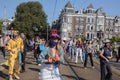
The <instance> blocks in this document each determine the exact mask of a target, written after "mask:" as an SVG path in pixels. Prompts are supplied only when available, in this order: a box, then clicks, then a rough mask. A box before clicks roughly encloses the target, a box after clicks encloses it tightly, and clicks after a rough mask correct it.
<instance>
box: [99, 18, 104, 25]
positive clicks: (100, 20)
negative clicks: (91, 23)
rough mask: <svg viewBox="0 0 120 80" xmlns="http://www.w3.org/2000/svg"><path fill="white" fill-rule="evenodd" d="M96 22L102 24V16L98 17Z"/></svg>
mask: <svg viewBox="0 0 120 80" xmlns="http://www.w3.org/2000/svg"><path fill="white" fill-rule="evenodd" d="M97 23H98V24H101V25H103V24H104V17H98V19H97Z"/></svg>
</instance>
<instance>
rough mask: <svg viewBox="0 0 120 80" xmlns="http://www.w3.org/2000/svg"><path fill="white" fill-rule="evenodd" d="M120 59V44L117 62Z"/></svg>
mask: <svg viewBox="0 0 120 80" xmlns="http://www.w3.org/2000/svg"><path fill="white" fill-rule="evenodd" d="M119 59H120V46H119V47H118V55H117V59H116V62H117V63H118V62H119Z"/></svg>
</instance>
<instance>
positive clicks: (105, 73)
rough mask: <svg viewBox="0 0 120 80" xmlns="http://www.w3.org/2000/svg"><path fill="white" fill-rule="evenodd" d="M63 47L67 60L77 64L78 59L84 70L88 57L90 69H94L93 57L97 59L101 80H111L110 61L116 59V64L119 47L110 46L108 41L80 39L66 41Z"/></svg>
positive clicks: (115, 44) (119, 56)
mask: <svg viewBox="0 0 120 80" xmlns="http://www.w3.org/2000/svg"><path fill="white" fill-rule="evenodd" d="M65 44H67V45H65V46H64V49H65V52H66V53H67V54H68V58H69V59H71V60H72V62H75V63H76V64H77V63H78V58H79V57H80V61H81V64H83V66H84V69H87V61H88V56H89V58H90V62H91V67H92V68H93V69H94V68H95V67H94V61H93V57H97V58H98V59H99V60H100V70H101V79H100V80H111V79H112V70H111V66H110V63H109V62H110V60H111V59H112V58H113V55H115V56H114V58H116V62H118V61H119V58H120V46H119V45H117V43H114V44H111V42H110V40H108V39H106V40H104V41H100V40H97V39H95V40H88V41H82V40H81V38H78V39H76V38H73V39H71V40H69V41H67V42H66V43H65Z"/></svg>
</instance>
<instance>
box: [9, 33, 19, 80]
mask: <svg viewBox="0 0 120 80" xmlns="http://www.w3.org/2000/svg"><path fill="white" fill-rule="evenodd" d="M17 38H18V33H17V31H13V38H11V39H10V40H9V41H8V45H7V50H8V51H9V53H10V56H9V69H8V74H9V80H13V76H14V77H15V78H16V79H20V78H19V76H18V75H17V73H18V70H19V62H18V51H19V50H18V45H17V44H18V43H17ZM14 65H15V69H14Z"/></svg>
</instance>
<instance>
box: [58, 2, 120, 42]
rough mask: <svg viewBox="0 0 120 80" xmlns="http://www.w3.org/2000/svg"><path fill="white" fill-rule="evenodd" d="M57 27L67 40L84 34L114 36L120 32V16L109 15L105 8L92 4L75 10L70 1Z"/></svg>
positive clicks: (87, 36)
mask: <svg viewBox="0 0 120 80" xmlns="http://www.w3.org/2000/svg"><path fill="white" fill-rule="evenodd" d="M57 27H58V29H59V30H58V31H59V33H60V35H61V38H62V39H65V40H67V39H70V38H71V37H75V36H84V37H85V38H86V39H94V38H99V39H104V38H112V37H113V36H116V35H118V34H120V17H118V16H117V17H115V16H107V15H106V13H105V12H104V10H103V8H101V7H100V8H98V9H95V8H94V7H93V5H92V4H90V5H89V6H88V7H87V8H86V9H82V10H78V11H75V10H74V8H73V6H72V5H71V3H70V1H68V3H67V4H66V5H65V7H64V9H62V11H61V14H60V15H59V19H58V20H57ZM119 37H120V36H119Z"/></svg>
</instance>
